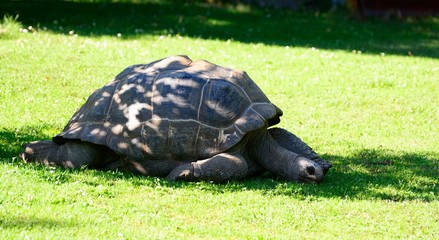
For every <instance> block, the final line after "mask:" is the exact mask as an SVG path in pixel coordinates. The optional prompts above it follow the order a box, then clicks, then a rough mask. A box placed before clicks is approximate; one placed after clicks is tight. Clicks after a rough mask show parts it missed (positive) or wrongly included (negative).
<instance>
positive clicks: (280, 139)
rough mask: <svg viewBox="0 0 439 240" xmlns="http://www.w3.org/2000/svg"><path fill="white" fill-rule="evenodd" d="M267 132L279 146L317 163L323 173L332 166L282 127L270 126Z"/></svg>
mask: <svg viewBox="0 0 439 240" xmlns="http://www.w3.org/2000/svg"><path fill="white" fill-rule="evenodd" d="M268 132H269V133H270V135H271V137H273V138H274V140H276V142H277V143H278V144H279V145H280V146H281V147H283V148H285V149H287V150H289V151H291V152H294V153H296V154H299V155H301V156H304V157H306V158H308V159H310V160H312V161H314V162H315V163H317V164H318V165H319V166H320V167H321V168H322V170H323V173H324V174H326V173H327V172H328V170H329V169H330V168H331V167H332V165H331V164H330V163H329V162H328V161H326V160H324V159H323V158H321V157H320V156H319V155H318V154H317V153H316V152H314V150H312V148H311V147H310V146H308V145H307V144H306V143H305V142H304V141H302V140H301V139H300V138H298V137H297V136H296V135H294V134H292V133H290V132H289V131H287V130H285V129H283V128H270V129H268Z"/></svg>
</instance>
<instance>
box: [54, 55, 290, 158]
mask: <svg viewBox="0 0 439 240" xmlns="http://www.w3.org/2000/svg"><path fill="white" fill-rule="evenodd" d="M281 115H282V111H281V110H280V109H279V108H277V107H276V106H275V105H274V104H272V103H271V102H270V101H269V100H268V98H267V97H266V95H265V94H264V93H263V92H262V91H261V89H260V88H259V87H258V86H257V85H256V84H255V83H254V82H253V80H252V79H251V78H250V77H249V76H248V75H247V74H246V73H245V72H242V71H237V70H232V69H228V68H224V67H220V66H217V65H215V64H212V63H209V62H207V61H204V60H198V61H195V62H193V61H192V60H191V59H190V58H188V57H187V56H173V57H168V58H165V59H162V60H159V61H155V62H152V63H150V64H146V65H134V66H130V67H128V68H126V69H125V70H124V71H122V72H121V73H120V74H119V75H117V76H116V77H115V79H114V80H113V81H111V82H110V83H108V84H107V85H106V86H104V87H103V88H101V89H98V90H96V91H95V92H94V93H93V94H92V95H91V96H90V97H89V98H88V100H87V102H86V103H85V104H84V105H83V106H82V107H81V108H80V109H79V110H78V111H77V112H76V113H75V114H74V115H73V117H72V118H71V120H70V121H69V123H68V124H67V126H66V127H65V128H64V130H63V131H62V132H61V133H60V134H58V135H56V136H55V137H54V138H53V141H54V142H56V143H60V144H62V143H63V142H66V141H68V140H73V139H76V140H81V141H87V142H91V143H94V144H99V145H105V146H107V147H109V148H110V149H111V150H113V151H114V152H115V153H117V154H120V155H126V156H129V157H133V158H136V159H145V160H148V159H151V160H168V159H172V160H178V161H192V160H197V159H204V158H208V157H212V156H214V155H216V154H218V153H221V152H224V151H227V150H228V149H230V148H231V147H233V146H235V145H236V144H237V143H239V142H240V141H241V139H242V138H243V137H244V136H245V134H246V133H248V132H250V131H254V130H257V129H260V128H266V127H268V126H270V125H273V124H276V123H278V122H279V117H280V116H281Z"/></svg>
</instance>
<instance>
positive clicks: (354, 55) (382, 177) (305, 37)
mask: <svg viewBox="0 0 439 240" xmlns="http://www.w3.org/2000/svg"><path fill="white" fill-rule="evenodd" d="M94 2H97V1H94ZM102 2H103V3H87V2H58V1H56V2H51V3H48V2H42V3H40V2H32V3H25V2H21V1H18V2H15V1H12V2H9V1H2V2H1V3H0V17H3V19H2V20H1V25H0V86H1V87H0V239H333V238H342V239H438V238H439V177H438V176H439V164H438V161H439V148H438V147H439V130H438V127H439V97H438V96H439V47H438V46H439V18H425V19H406V20H389V21H384V20H381V19H369V20H358V19H352V18H350V17H349V16H347V15H346V14H325V13H320V14H319V13H311V12H299V13H297V12H287V11H279V10H260V9H251V8H249V7H246V6H242V5H239V6H228V5H226V6H213V5H206V4H200V3H196V4H194V3H193V4H181V3H179V2H178V1H176V2H175V3H173V2H172V1H147V2H145V3H142V4H138V3H111V1H102ZM136 2H137V1H136ZM193 2H198V1H193ZM17 14H18V18H15V16H17ZM176 54H185V55H189V56H190V57H191V58H192V59H200V58H201V59H206V60H209V61H212V62H214V63H217V64H219V65H223V66H228V67H234V68H239V69H243V70H246V71H247V73H248V74H249V75H250V76H251V77H252V78H253V79H254V80H255V82H257V83H258V85H259V86H260V87H261V88H262V89H263V91H264V92H265V93H266V94H267V96H268V97H269V98H270V100H271V101H272V102H274V103H275V104H276V105H278V106H279V107H280V108H282V109H283V111H284V116H283V117H282V122H281V124H280V125H281V126H282V127H285V128H287V129H289V130H290V131H292V132H294V133H295V134H297V135H298V136H300V137H301V138H302V139H303V140H304V141H305V142H307V143H308V144H309V145H310V146H312V147H313V148H314V150H316V152H318V153H320V154H321V155H322V156H323V157H324V158H326V159H328V160H329V161H330V162H331V163H333V168H332V169H331V170H330V171H329V173H328V175H327V176H326V178H325V180H324V181H323V182H322V183H321V184H318V185H306V184H297V183H290V182H285V181H281V180H277V179H273V178H271V177H270V176H264V177H262V178H257V179H250V180H246V181H240V182H229V183H225V184H211V183H206V182H201V183H181V182H167V181H165V180H164V179H159V178H152V177H150V178H145V177H138V176H133V175H130V174H123V173H120V172H105V171H95V170H87V169H84V170H78V171H67V170H61V169H52V168H48V167H43V166H36V165H27V164H24V163H22V162H21V161H20V160H19V159H18V158H17V154H18V152H19V151H20V150H21V144H23V143H25V142H29V141H33V140H39V139H50V138H51V137H52V136H53V135H55V134H57V133H58V132H60V131H61V130H62V128H63V127H64V125H65V124H66V123H67V121H68V120H69V119H70V117H71V116H72V114H73V113H74V112H75V110H76V109H77V108H78V107H80V106H81V104H83V103H84V102H85V100H86V99H87V97H88V96H89V95H90V94H91V93H92V92H93V90H94V89H96V88H100V87H101V86H103V85H104V84H106V83H107V82H109V81H110V80H112V78H113V77H114V76H115V75H116V74H118V73H119V72H120V71H122V70H123V69H124V68H125V67H126V66H129V65H132V64H137V63H147V62H150V61H153V60H157V59H160V58H164V57H167V56H169V55H176Z"/></svg>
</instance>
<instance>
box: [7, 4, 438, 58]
mask: <svg viewBox="0 0 439 240" xmlns="http://www.w3.org/2000/svg"><path fill="white" fill-rule="evenodd" d="M5 14H7V15H11V16H16V15H19V21H21V22H22V23H23V25H24V26H25V27H27V26H33V28H32V29H34V30H35V29H46V30H47V31H51V32H54V33H58V34H69V32H70V33H72V32H71V31H72V30H73V31H74V33H75V34H78V35H80V36H88V37H102V36H113V37H116V36H117V35H118V34H119V33H120V34H121V36H122V39H132V38H141V37H143V36H145V35H157V36H160V35H170V36H172V35H173V36H175V35H179V36H187V37H191V38H202V39H219V40H223V41H227V40H234V41H239V42H243V43H263V44H266V45H276V46H299V47H315V48H321V49H333V50H346V51H353V50H360V51H362V52H363V53H372V54H380V53H382V52H384V53H386V54H397V55H404V56H407V55H408V54H409V55H412V54H413V55H416V56H424V57H431V58H438V57H439V51H438V49H437V44H438V42H437V39H439V25H438V24H437V21H435V20H434V18H424V19H416V20H413V19H408V20H399V21H397V20H391V21H384V20H382V19H369V20H368V21H364V20H359V19H354V18H351V17H350V16H349V15H348V14H328V13H326V14H320V13H318V12H292V11H286V10H275V9H257V8H250V7H247V8H243V9H240V8H239V7H236V6H235V7H227V6H219V5H213V4H203V3H200V2H198V1H195V2H192V3H187V2H185V1H158V2H151V1H139V2H138V1H136V3H133V2H125V3H121V2H112V1H101V2H100V1H90V2H80V1H73V2H72V1H68V2H67V1H53V2H48V1H42V2H41V1H31V2H29V1H2V2H0V16H1V15H5Z"/></svg>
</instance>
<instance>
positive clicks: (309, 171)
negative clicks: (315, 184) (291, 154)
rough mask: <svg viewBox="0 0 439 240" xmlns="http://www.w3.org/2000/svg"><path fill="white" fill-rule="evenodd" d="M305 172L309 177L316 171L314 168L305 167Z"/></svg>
mask: <svg viewBox="0 0 439 240" xmlns="http://www.w3.org/2000/svg"><path fill="white" fill-rule="evenodd" d="M306 171H307V172H308V174H309V175H313V174H314V173H315V172H316V169H315V168H314V167H307V168H306Z"/></svg>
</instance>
